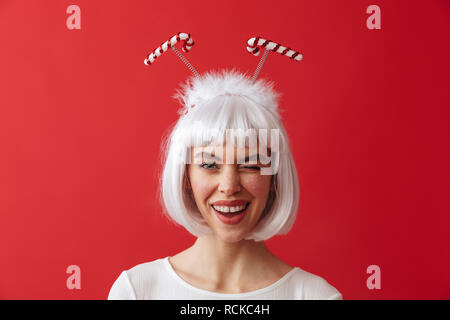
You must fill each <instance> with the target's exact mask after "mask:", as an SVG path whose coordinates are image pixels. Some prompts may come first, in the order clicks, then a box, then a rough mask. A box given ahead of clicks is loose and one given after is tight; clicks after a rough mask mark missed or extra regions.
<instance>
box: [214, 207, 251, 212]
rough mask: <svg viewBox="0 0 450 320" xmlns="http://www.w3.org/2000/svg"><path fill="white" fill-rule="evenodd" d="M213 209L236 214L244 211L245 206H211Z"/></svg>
mask: <svg viewBox="0 0 450 320" xmlns="http://www.w3.org/2000/svg"><path fill="white" fill-rule="evenodd" d="M213 208H214V209H216V210H217V211H220V212H236V211H241V210H244V208H245V205H243V206H235V207H227V206H215V205H213Z"/></svg>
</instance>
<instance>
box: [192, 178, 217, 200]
mask: <svg viewBox="0 0 450 320" xmlns="http://www.w3.org/2000/svg"><path fill="white" fill-rule="evenodd" d="M191 186H192V192H193V194H194V198H195V199H196V200H205V199H206V198H208V197H209V195H210V194H211V193H212V192H214V185H213V184H211V183H210V182H209V181H208V180H206V179H195V178H194V179H192V180H191Z"/></svg>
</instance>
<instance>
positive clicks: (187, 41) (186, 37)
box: [144, 32, 200, 78]
mask: <svg viewBox="0 0 450 320" xmlns="http://www.w3.org/2000/svg"><path fill="white" fill-rule="evenodd" d="M179 41H183V42H184V44H183V51H184V52H189V51H190V50H191V48H192V46H193V45H194V40H192V38H191V35H190V34H189V33H183V32H178V33H177V34H176V35H174V36H173V37H171V38H169V40H167V41H166V42H164V43H163V44H161V45H160V46H159V47H158V48H156V49H155V50H153V52H152V53H150V54H149V55H148V57H147V58H146V59H144V64H145V65H146V66H149V65H151V64H152V63H153V62H155V60H156V58H158V57H159V56H160V55H162V54H163V53H164V52H166V51H167V49H168V48H169V47H170V48H171V49H172V51H173V52H175V53H176V55H177V56H178V57H179V58H180V59H181V61H183V63H184V64H185V65H186V66H187V67H188V68H189V70H191V71H192V73H193V74H194V75H195V76H196V77H197V78H199V77H200V75H199V74H198V72H197V70H195V68H194V67H193V66H192V64H191V63H190V62H189V60H188V59H186V57H185V56H183V55H182V54H181V52H180V51H178V50H177V48H176V47H175V44H176V43H177V42H179Z"/></svg>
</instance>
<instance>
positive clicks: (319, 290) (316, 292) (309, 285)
mask: <svg viewBox="0 0 450 320" xmlns="http://www.w3.org/2000/svg"><path fill="white" fill-rule="evenodd" d="M291 283H293V285H294V286H295V291H296V293H295V295H296V296H297V297H299V299H304V300H341V299H342V294H341V293H340V292H339V291H338V290H337V289H336V288H335V287H333V286H332V285H331V284H330V283H328V281H327V280H325V279H324V278H322V277H320V276H318V275H315V274H312V273H310V272H308V271H306V270H303V269H302V268H299V267H296V268H295V272H293V274H292V277H291Z"/></svg>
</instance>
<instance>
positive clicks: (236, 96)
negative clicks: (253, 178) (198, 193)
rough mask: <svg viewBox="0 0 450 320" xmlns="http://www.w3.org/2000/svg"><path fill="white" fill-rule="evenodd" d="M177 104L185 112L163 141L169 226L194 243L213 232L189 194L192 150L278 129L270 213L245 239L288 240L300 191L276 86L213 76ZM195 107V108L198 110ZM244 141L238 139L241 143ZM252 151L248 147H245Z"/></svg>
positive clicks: (189, 86) (193, 81) (181, 94)
mask: <svg viewBox="0 0 450 320" xmlns="http://www.w3.org/2000/svg"><path fill="white" fill-rule="evenodd" d="M181 87H182V90H177V92H176V94H175V95H174V98H176V99H178V100H179V101H180V103H181V105H182V108H181V109H180V110H179V111H178V114H179V115H180V118H179V120H178V121H177V123H176V124H175V126H174V127H173V129H172V130H171V132H170V134H169V135H168V136H167V137H165V139H163V146H162V157H163V159H162V161H163V166H164V168H163V172H162V176H161V178H160V184H161V185H160V200H161V202H162V204H163V207H164V208H165V210H166V212H164V213H165V214H166V215H167V216H168V217H169V219H170V220H172V221H174V222H176V223H177V224H179V225H181V226H183V227H184V228H186V230H188V231H189V232H190V233H191V234H193V235H194V236H196V237H201V236H204V235H208V234H211V233H212V232H213V231H212V229H211V228H210V227H209V226H208V225H207V223H206V221H205V220H204V218H203V217H202V215H201V213H200V211H199V209H198V207H197V205H196V204H195V201H194V199H193V195H192V189H188V188H187V187H186V186H187V185H188V181H187V179H188V178H187V170H186V163H187V162H186V160H187V159H188V158H190V151H189V150H190V148H191V147H205V146H209V145H216V146H219V145H224V144H225V141H226V140H225V139H226V131H227V129H234V130H243V131H240V132H245V131H247V130H254V129H256V130H258V129H267V131H268V132H270V131H271V129H279V142H278V143H279V146H278V148H279V149H278V152H277V153H278V156H279V158H278V161H279V162H278V163H279V165H278V171H277V173H276V174H275V175H273V177H272V183H271V188H270V192H269V197H268V200H267V203H266V207H265V209H264V212H263V214H262V216H261V219H260V220H259V221H258V224H257V225H256V226H255V228H254V229H253V230H252V232H250V233H249V234H248V235H247V237H246V238H245V239H247V240H249V239H253V240H255V241H262V240H267V239H269V238H271V237H273V236H275V235H279V234H287V233H288V232H289V230H290V229H291V228H292V225H293V224H294V221H295V218H296V215H297V209H298V203H299V196H300V188H299V183H298V176H297V170H296V167H295V163H294V160H293V157H292V154H291V151H290V147H289V140H288V136H287V134H286V131H285V128H284V125H283V123H282V121H281V117H280V115H279V111H278V98H279V94H278V93H276V92H275V91H274V90H273V83H269V82H267V81H264V80H261V79H260V80H258V81H256V82H253V81H252V80H251V79H250V77H248V76H247V75H245V74H241V73H239V72H237V71H234V70H232V71H226V70H223V71H221V72H209V73H206V74H204V75H202V76H200V77H192V78H189V79H188V80H187V81H186V83H184V84H182V85H181ZM194 106H195V107H194ZM242 138H243V139H244V140H246V139H245V137H238V139H242ZM245 143H246V144H245V145H246V146H248V143H247V141H246V142H245Z"/></svg>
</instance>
